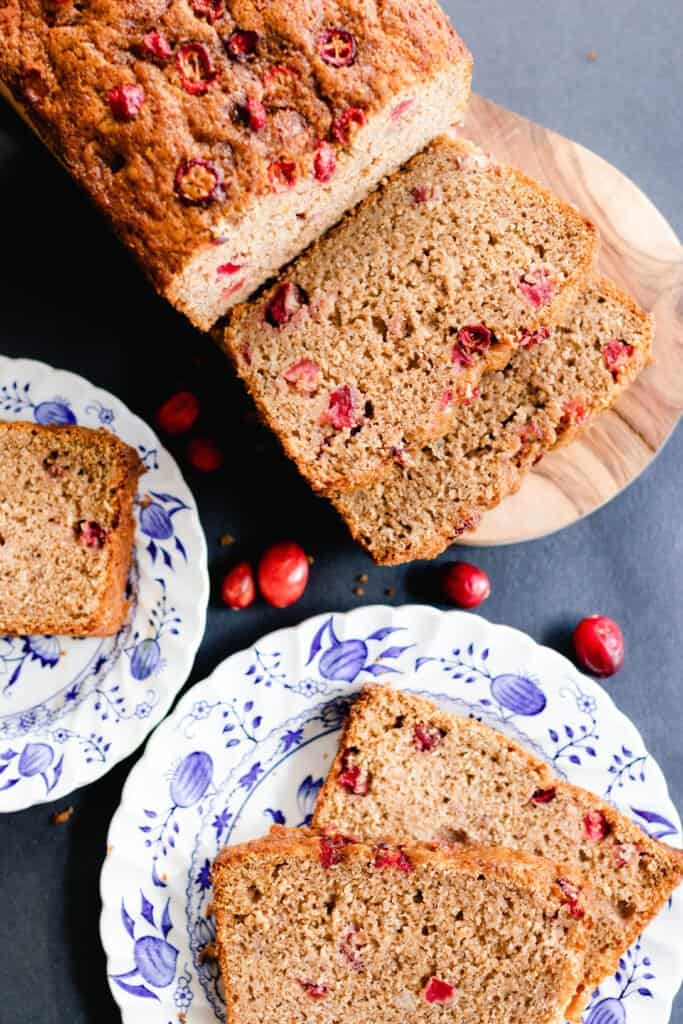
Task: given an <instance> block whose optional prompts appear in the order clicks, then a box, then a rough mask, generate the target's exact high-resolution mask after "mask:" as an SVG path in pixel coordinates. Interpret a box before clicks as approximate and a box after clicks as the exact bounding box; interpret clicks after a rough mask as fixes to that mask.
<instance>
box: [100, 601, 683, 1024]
mask: <svg viewBox="0 0 683 1024" xmlns="http://www.w3.org/2000/svg"><path fill="white" fill-rule="evenodd" d="M373 679H382V680H390V681H391V682H392V684H393V685H395V686H398V687H402V688H405V689H407V690H411V691H413V692H417V693H421V694H425V695H427V696H429V697H432V698H433V699H435V700H436V701H438V703H439V704H441V705H442V706H443V707H444V708H446V709H447V710H450V711H453V712H456V713H459V714H463V715H475V716H477V717H479V718H481V719H484V720H485V721H487V722H489V723H490V724H491V725H493V726H494V727H495V728H498V729H502V730H503V731H505V732H506V733H509V734H510V735H511V736H513V737H515V739H517V740H519V741H520V742H522V743H523V744H525V745H526V746H527V747H529V748H530V749H531V750H533V751H534V752H535V753H537V754H539V755H541V756H543V757H545V758H546V759H547V760H548V761H549V762H550V763H551V764H552V765H553V767H554V768H555V769H556V770H557V772H558V773H560V774H562V775H564V776H566V777H567V778H570V779H571V780H572V781H573V782H576V783H579V784H580V785H582V786H587V787H588V788H589V789H592V790H594V791H595V792H596V793H600V794H601V795H603V796H605V797H607V798H608V799H609V800H612V801H614V803H615V804H616V805H618V806H619V807H620V809H622V810H623V811H625V812H626V813H627V814H629V815H631V816H632V817H633V819H634V820H635V821H637V822H638V824H639V825H641V827H642V828H643V829H645V830H646V831H647V832H649V833H650V834H651V835H654V836H657V837H659V838H662V839H666V840H667V841H669V842H672V843H674V844H680V840H681V824H680V820H679V818H678V815H677V813H676V811H675V809H674V807H673V806H672V804H671V801H670V800H669V797H668V795H667V789H666V783H665V781H664V778H663V776H662V773H661V771H660V769H659V768H658V767H657V765H656V763H655V762H654V761H653V760H652V758H651V757H650V756H649V755H648V754H647V751H646V750H645V748H644V746H643V741H642V739H641V738H640V736H639V735H638V732H637V730H636V729H635V727H634V726H633V725H632V724H631V722H629V721H628V719H626V718H625V717H624V716H623V715H622V714H621V713H620V712H619V711H618V710H617V708H616V707H615V706H614V704H613V703H612V701H611V699H610V697H609V696H608V695H607V694H606V693H605V691H604V690H603V689H602V688H601V687H600V686H598V684H597V683H594V682H593V681H591V680H590V679H587V678H585V677H584V676H582V675H580V674H579V673H578V672H577V671H576V669H575V668H574V667H573V666H572V665H571V664H570V663H569V662H568V661H566V660H565V658H563V657H561V656H560V655H559V654H556V653H555V652H553V651H551V650H548V649H547V648H544V647H539V646H538V645H537V644H536V643H534V641H533V640H531V639H530V638H529V637H528V636H526V635H524V634H523V633H520V632H517V631H516V630H514V629H510V628H508V627H506V626H496V625H492V624H490V623H488V622H487V621H486V620H485V619H482V618H479V617H477V616H473V615H467V614H465V613H463V612H439V611H437V610H436V609H434V608H428V607H421V606H408V607H403V608H386V607H368V608H361V609H358V610H356V611H353V612H350V613H348V614H345V615H331V614H327V615H321V616H318V617H316V618H314V619H310V620H308V621H307V622H304V623H302V624H301V625H300V626H298V627H297V628H294V629H285V630H281V631H279V632H277V633H272V634H271V635H270V636H267V637H264V638H263V639H262V640H260V641H259V642H258V643H257V644H255V645H254V646H253V647H251V648H250V649H249V650H246V651H242V652H240V653H239V654H235V655H233V656H232V657H230V658H228V659H227V660H226V661H224V662H223V664H222V665H220V666H219V667H218V668H217V669H216V671H215V672H214V673H213V675H211V677H210V678H209V679H207V680H205V681H204V682H202V683H199V684H198V685H197V686H195V687H193V689H192V690H190V691H189V692H188V693H187V694H186V695H185V697H184V698H183V699H182V701H181V702H180V703H179V705H178V707H177V708H176V709H175V711H174V713H173V714H172V715H171V716H170V718H168V719H167V721H166V722H164V724H163V725H162V726H161V727H160V728H159V729H157V731H156V733H155V734H154V736H153V737H152V738H151V740H150V742H149V744H148V746H147V750H146V752H145V755H144V757H143V759H142V760H141V761H140V762H139V763H138V764H137V765H136V766H135V768H134V769H133V771H132V772H131V775H130V778H129V779H128V781H127V783H126V786H125V788H124V792H123V798H122V802H121V806H120V808H119V810H118V811H117V813H116V815H115V817H114V819H113V821H112V824H111V829H110V833H109V853H108V855H107V858H106V860H105V864H104V868H103V871H102V883H101V891H102V904H103V910H102V920H101V933H102V941H103V944H104V948H105V950H106V953H107V957H108V965H107V971H108V976H109V983H110V986H111V989H112V992H113V993H114V996H115V998H116V999H117V1001H118V1003H119V1004H120V1007H121V1012H122V1015H123V1019H124V1022H125V1024H143V1022H144V1024H169V1022H172V1021H179V1022H185V1021H186V1022H187V1024H213V1022H215V1021H216V1020H222V1019H223V1000H222V991H221V982H220V978H219V977H218V971H217V967H216V963H215V961H212V960H208V959H206V958H205V957H204V956H202V951H203V950H204V948H205V946H206V945H207V943H210V942H211V941H212V939H213V922H212V920H211V919H210V918H207V916H206V909H207V905H208V902H209V899H210V884H211V882H210V866H211V862H212V858H213V857H214V856H215V854H216V851H217V850H218V848H219V847H220V846H221V845H223V844H224V843H236V842H241V841H243V840H246V839H251V838H253V837H255V836H258V835H262V834H263V833H264V832H265V831H267V830H268V828H269V826H270V825H271V824H272V823H273V822H277V823H279V824H287V825H301V824H305V823H306V822H308V821H309V819H310V815H311V813H312V810H313V806H314V804H315V799H316V796H317V794H318V792H319V790H320V787H321V785H322V781H323V778H324V776H325V774H326V773H327V770H328V768H329V765H330V761H331V759H332V757H333V755H334V753H335V750H336V747H337V742H338V739H339V731H340V729H341V726H342V723H343V720H344V716H345V714H346V711H347V708H348V704H349V700H350V698H351V697H352V696H353V694H354V693H355V692H356V691H357V690H358V689H359V688H360V687H362V686H363V685H364V684H365V683H367V682H370V681H372V680H373ZM682 933H683V895H676V896H675V897H674V900H673V901H672V903H671V904H670V906H669V907H668V908H667V909H666V910H665V911H664V912H663V913H662V914H661V916H660V917H659V918H658V920H657V921H655V922H654V923H653V924H652V925H651V927H650V928H648V930H647V932H646V934H645V935H644V936H643V938H642V939H641V940H640V941H639V942H638V943H637V944H636V945H635V946H634V948H633V949H632V950H630V951H629V953H628V954H627V955H626V956H625V957H624V959H623V961H622V963H621V965H620V968H619V971H618V972H617V974H616V975H615V976H614V977H613V978H611V979H610V980H609V981H607V982H606V983H605V984H604V985H603V986H602V987H601V989H600V990H599V991H596V992H595V994H594V995H593V998H592V1002H591V1005H590V1007H589V1009H588V1011H587V1013H586V1016H585V1020H586V1021H587V1022H589V1024H665V1022H666V1021H667V1020H668V1019H669V1013H670V1009H671V1002H672V999H673V996H674V994H675V992H676V990H677V989H678V986H679V984H680V982H681V977H682V975H683V957H682V952H681V946H680V935H681V934H682Z"/></svg>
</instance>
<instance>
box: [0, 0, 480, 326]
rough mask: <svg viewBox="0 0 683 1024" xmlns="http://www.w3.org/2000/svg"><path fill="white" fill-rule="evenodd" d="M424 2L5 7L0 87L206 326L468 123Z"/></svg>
mask: <svg viewBox="0 0 683 1024" xmlns="http://www.w3.org/2000/svg"><path fill="white" fill-rule="evenodd" d="M471 76H472V58H471V56H470V54H469V52H468V51H467V49H466V48H465V46H464V45H463V43H462V42H461V40H460V39H459V38H458V36H457V35H456V34H455V32H454V31H453V28H452V27H451V25H450V23H449V21H448V18H447V17H446V15H445V14H444V13H443V11H442V10H441V9H440V7H439V5H438V4H437V3H436V2H434V0H407V2H406V0H382V2H380V0H342V2H341V3H333V2H331V0H319V2H316V3H310V2H309V0H273V2H271V3H263V2H257V0H169V2H166V3H155V4H150V3H148V2H143V0H118V2H116V3H114V2H112V0H107V2H102V3H97V4H82V3H79V2H77V0H54V2H53V0H49V2H42V0H4V2H3V3H2V4H0V83H2V82H4V90H3V91H4V92H5V94H6V95H7V97H8V98H9V99H10V100H11V102H12V103H13V104H14V105H15V106H16V107H17V109H18V110H19V111H20V113H22V114H23V116H24V117H25V118H26V119H27V120H28V121H29V123H30V124H31V125H32V127H33V128H34V129H35V130H36V131H37V133H38V134H39V136H40V137H41V138H42V139H43V140H44V141H45V142H46V143H47V145H48V146H49V147H50V149H51V150H52V151H53V152H54V153H55V155H56V156H57V157H58V158H59V159H60V160H61V162H62V163H63V164H64V165H65V167H66V168H67V169H68V170H69V171H70V172H71V174H72V175H73V176H74V178H75V179H76V180H77V181H78V183H79V184H80V185H81V186H82V187H83V188H84V189H85V190H86V191H87V193H88V194H89V196H90V197H91V198H92V199H93V200H94V202H95V204H96V205H97V206H98V207H99V208H100V209H101V210H102V211H103V212H105V213H106V214H107V216H108V217H109V219H110V220H111V223H112V225H113V227H114V228H115V230H116V231H117V233H118V234H119V235H120V237H121V238H122V240H123V241H124V242H125V244H126V245H127V246H128V248H129V249H130V250H131V251H132V252H133V253H134V255H135V256H136V257H137V258H138V260H139V261H140V262H141V264H142V266H143V268H144V269H145V270H146V272H147V273H148V275H149V276H150V277H151V279H152V281H153V283H154V284H155V285H156V287H157V289H158V290H159V291H160V292H161V293H162V294H163V295H165V296H166V297H167V298H168V299H169V300H170V301H171V302H172V303H173V304H174V305H175V306H176V307H177V308H178V309H179V310H181V311H182V312H184V313H186V314H187V316H188V317H189V318H190V320H191V321H192V322H193V323H194V324H196V325H197V326H198V327H201V328H204V329H208V328H209V327H210V326H211V325H212V324H213V323H214V322H215V321H216V320H217V319H218V318H219V317H220V316H221V315H222V314H223V313H225V311H226V310H227V309H228V308H229V307H230V306H231V305H232V304H233V303H235V302H236V301H238V300H240V299H244V298H246V297H247V295H249V294H250V292H252V291H253V290H254V289H255V288H256V287H257V286H258V285H260V284H261V283H262V282H263V281H265V280H266V279H267V278H269V277H271V276H272V275H273V274H274V273H275V272H276V271H277V270H278V268H279V267H281V266H282V265H283V264H284V263H286V262H287V261H288V260H290V259H292V257H293V256H295V255H296V254H297V253H298V252H301V251H302V250H303V249H304V248H305V247H306V246H307V245H308V244H309V243H310V242H311V241H312V240H313V239H314V238H315V237H317V235H319V234H320V233H321V232H322V231H324V230H325V229H326V228H327V227H329V226H330V225H331V224H334V223H335V222H336V221H337V220H339V218H340V217H341V215H342V214H343V212H344V211H345V210H347V209H349V208H350V207H352V206H353V205H355V204H356V203H357V202H358V201H359V200H360V199H362V198H363V196H365V195H367V194H368V192H370V191H371V190H372V188H373V187H374V185H375V184H376V183H377V182H378V181H379V180H380V179H381V178H382V177H383V176H384V175H385V174H388V173H390V172H391V171H393V170H395V169H396V168H397V167H399V166H400V165H401V164H402V163H403V162H405V161H406V160H407V159H408V158H409V157H411V156H412V155H413V154H414V153H416V152H418V151H419V150H420V149H422V148H423V147H424V146H425V145H426V144H427V143H428V142H429V141H430V140H431V139H433V138H434V137H435V136H437V135H439V134H440V133H441V132H443V131H445V130H447V129H448V127H449V126H450V125H451V124H453V123H454V122H455V121H457V120H458V119H459V118H460V117H461V116H462V114H463V112H464V109H465V106H466V104H467V101H468V99H469V93H470V81H471Z"/></svg>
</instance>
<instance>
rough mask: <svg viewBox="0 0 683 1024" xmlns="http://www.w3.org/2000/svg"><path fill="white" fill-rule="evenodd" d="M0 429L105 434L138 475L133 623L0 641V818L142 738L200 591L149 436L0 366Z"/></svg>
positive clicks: (195, 538) (95, 398)
mask: <svg viewBox="0 0 683 1024" xmlns="http://www.w3.org/2000/svg"><path fill="white" fill-rule="evenodd" d="M0 419H3V420H33V421H35V422H36V423H41V424H59V423H63V424H69V423H79V424H81V425H82V426H86V427H106V428H107V430H111V431H112V432H113V433H115V434H118V435H119V437H121V438H122V439H123V440H124V441H126V442H127V443H128V444H130V445H132V446H133V447H134V448H136V449H137V451H138V452H139V454H140V457H141V459H142V461H143V462H144V464H145V466H146V468H147V472H146V473H145V474H144V476H142V477H141V479H140V485H139V493H138V501H137V503H136V508H135V517H136V532H135V553H134V558H133V566H132V569H131V574H130V578H129V583H128V586H129V590H130V596H131V605H132V607H131V613H130V616H129V619H128V622H127V624H126V625H125V626H124V627H123V629H122V630H121V631H120V632H119V633H118V635H117V636H114V637H109V638H107V639H73V638H68V637H53V636H26V637H0V811H16V810H19V809H21V808H23V807H30V806H32V805H33V804H38V803H42V802H44V801H46V800H54V799H56V798H58V797H62V796H64V795H65V794H66V793H69V792H70V791H71V790H72V789H75V788H76V787H78V786H83V785H85V784H86V783H88V782H92V781H94V780H95V779H98V778H99V777H100V776H101V775H104V773H105V772H107V771H109V769H110V768H111V767H112V766H113V765H115V764H116V763H117V761H120V760H121V759H122V758H124V757H127V755H128V754H130V753H131V752H132V751H133V750H135V748H136V747H137V746H139V744H140V743H141V742H142V741H143V740H144V739H145V737H146V736H147V734H148V733H149V732H150V730H151V729H153V728H154V726H155V725H156V724H157V722H159V721H160V720H161V719H162V718H163V717H164V715H165V714H166V712H167V711H168V708H169V707H170V705H171V702H172V700H173V698H174V697H175V695H176V694H177V693H178V691H179V690H180V688H181V686H182V685H183V683H184V682H185V681H186V679H187V677H188V675H189V673H190V669H191V667H192V662H193V660H194V656H195V653H196V651H197V648H198V647H199V644H200V643H201V639H202V636H203V633H204V622H205V618H206V607H207V604H208V595H209V581H208V573H207V567H206V542H205V540H204V534H203V533H202V528H201V525H200V522H199V516H198V514H197V508H196V505H195V502H194V499H193V497H192V495H191V494H190V491H189V490H188V487H187V485H186V483H185V481H184V480H183V478H182V476H181V474H180V470H179V469H178V467H177V465H176V464H175V462H174V461H173V459H172V458H171V456H170V455H169V454H168V452H167V451H165V450H164V449H163V448H162V447H161V445H160V443H159V441H158V440H157V438H156V437H155V435H154V434H153V432H152V431H151V430H150V428H149V427H148V426H147V425H146V424H145V423H143V421H142V420H140V419H138V417H137V416H134V415H133V414H132V413H131V412H130V411H129V410H128V409H127V408H126V407H125V406H124V405H123V404H122V403H121V402H120V401H119V400H118V399H117V398H114V396H113V395H110V394H108V393H107V392H106V391H100V390H98V389H97V388H95V387H93V385H92V384H89V383H88V382H87V381H86V380H83V378H82V377H77V376H76V375H75V374H73V373H65V372H62V371H59V370H54V369H52V368H51V367H49V366H46V365H44V364H43V363H37V362H33V361H31V360H28V359H7V358H5V357H0Z"/></svg>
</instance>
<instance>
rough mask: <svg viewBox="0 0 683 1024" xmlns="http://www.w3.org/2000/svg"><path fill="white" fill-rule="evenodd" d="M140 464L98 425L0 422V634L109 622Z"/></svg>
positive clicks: (97, 630)
mask: <svg viewBox="0 0 683 1024" xmlns="http://www.w3.org/2000/svg"><path fill="white" fill-rule="evenodd" d="M142 472H144V467H143V465H142V463H141V461H140V458H139V456H138V454H137V452H136V451H135V450H134V449H133V448H130V447H129V446H128V445H126V444H124V443H123V442H122V441H120V440H119V439H118V438H117V437H116V436H115V435H113V434H111V433H109V432H108V431H105V430H89V429H87V428H85V427H78V426H38V425H37V424H35V423H24V422H9V423H8V422H3V423H0V591H1V592H2V598H3V599H2V602H0V635H27V634H56V635H71V636H109V635H112V634H114V633H116V632H118V630H119V629H120V628H121V626H122V625H123V623H124V622H125V620H126V617H127V615H128V601H127V599H126V593H125V591H126V580H127V576H128V570H129V567H130V561H131V554H132V548H133V536H134V529H135V527H134V519H133V503H134V500H135V495H136V492H137V483H138V478H139V476H140V474H141V473H142Z"/></svg>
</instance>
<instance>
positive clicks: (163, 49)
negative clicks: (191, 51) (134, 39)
mask: <svg viewBox="0 0 683 1024" xmlns="http://www.w3.org/2000/svg"><path fill="white" fill-rule="evenodd" d="M142 52H143V53H144V54H145V56H146V57H151V58H152V60H155V61H158V62H159V64H165V63H166V62H167V61H169V60H171V58H172V57H173V47H172V46H171V44H170V43H169V41H168V39H167V38H166V36H165V35H164V34H163V33H162V32H159V31H157V30H156V29H153V30H152V31H151V32H148V33H147V35H146V36H144V38H143V40H142Z"/></svg>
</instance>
